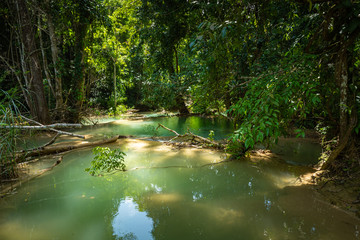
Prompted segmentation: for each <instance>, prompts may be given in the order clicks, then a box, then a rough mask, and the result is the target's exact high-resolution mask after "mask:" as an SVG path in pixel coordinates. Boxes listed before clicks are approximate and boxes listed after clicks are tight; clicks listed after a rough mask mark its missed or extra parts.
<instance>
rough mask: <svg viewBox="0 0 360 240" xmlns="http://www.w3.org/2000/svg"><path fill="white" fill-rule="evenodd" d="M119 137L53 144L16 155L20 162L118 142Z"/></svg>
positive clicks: (17, 160)
mask: <svg viewBox="0 0 360 240" xmlns="http://www.w3.org/2000/svg"><path fill="white" fill-rule="evenodd" d="M118 138H119V136H115V137H112V138H108V139H103V140H99V141H95V142H87V143H83V142H81V143H77V144H71V145H59V146H51V147H44V148H41V149H36V150H34V151H31V152H26V153H25V154H19V155H18V156H17V157H16V162H19V160H20V159H24V158H28V157H38V156H45V155H50V154H57V153H62V152H67V151H70V150H74V149H79V148H85V147H92V146H98V145H103V144H108V143H113V142H116V140H117V139H118Z"/></svg>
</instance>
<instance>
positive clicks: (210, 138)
mask: <svg viewBox="0 0 360 240" xmlns="http://www.w3.org/2000/svg"><path fill="white" fill-rule="evenodd" d="M214 136H215V132H214V131H213V130H210V132H209V137H208V138H209V140H210V141H214Z"/></svg>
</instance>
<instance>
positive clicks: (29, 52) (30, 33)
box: [17, 0, 50, 124]
mask: <svg viewBox="0 0 360 240" xmlns="http://www.w3.org/2000/svg"><path fill="white" fill-rule="evenodd" d="M17 3H18V6H19V15H20V24H21V26H20V29H21V38H22V42H23V44H24V50H25V53H26V56H27V61H28V62H29V69H30V73H29V76H30V85H29V91H30V94H31V97H32V99H31V100H32V104H33V108H31V107H30V109H33V112H32V114H33V115H34V117H36V118H37V120H38V121H39V122H41V123H45V124H47V123H49V122H50V114H49V109H48V106H47V104H46V99H45V94H44V85H43V81H42V72H41V62H40V58H39V52H38V51H37V50H38V49H37V47H36V42H35V33H34V26H33V25H32V23H31V22H32V21H31V18H30V12H29V10H28V8H27V3H26V0H18V1H17Z"/></svg>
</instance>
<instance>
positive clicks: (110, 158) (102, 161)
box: [85, 147, 126, 175]
mask: <svg viewBox="0 0 360 240" xmlns="http://www.w3.org/2000/svg"><path fill="white" fill-rule="evenodd" d="M92 152H93V154H95V157H94V160H93V161H91V167H90V168H86V169H85V171H86V172H89V173H90V174H91V175H95V174H96V173H99V172H110V171H113V170H121V171H125V164H124V156H125V155H126V154H125V153H124V152H122V151H121V150H120V149H114V150H110V148H108V147H96V148H93V150H92Z"/></svg>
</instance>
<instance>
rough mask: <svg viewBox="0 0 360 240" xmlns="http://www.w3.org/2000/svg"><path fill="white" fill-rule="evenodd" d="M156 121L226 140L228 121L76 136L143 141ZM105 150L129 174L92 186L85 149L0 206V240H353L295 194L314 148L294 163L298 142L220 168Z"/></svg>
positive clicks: (185, 156) (313, 201)
mask: <svg viewBox="0 0 360 240" xmlns="http://www.w3.org/2000/svg"><path fill="white" fill-rule="evenodd" d="M156 122H161V123H164V122H165V123H167V124H168V125H169V127H171V128H174V127H176V126H177V125H178V126H179V127H178V129H177V131H179V132H183V131H186V129H187V124H190V125H191V126H190V127H192V128H193V129H194V130H195V131H198V132H199V133H201V134H203V136H205V137H206V136H207V134H208V130H209V129H214V128H217V129H220V131H219V132H216V133H215V134H217V133H219V134H218V135H222V136H225V135H226V133H227V132H229V131H231V129H229V128H228V129H227V130H226V129H225V130H223V131H221V128H225V127H226V126H227V123H226V122H223V121H217V120H214V119H199V118H195V117H192V118H191V119H185V118H181V119H180V118H179V119H156V121H155V120H153V122H151V121H136V122H132V121H131V122H129V121H124V120H118V121H115V122H112V123H109V124H104V125H101V126H96V127H88V129H87V130H79V132H81V131H83V132H84V133H87V134H88V133H89V132H91V134H92V135H93V136H96V137H99V136H102V134H103V135H107V134H109V135H116V134H124V135H128V134H136V135H137V136H144V135H146V136H149V135H150V133H151V131H152V130H153V126H156V124H157V123H156ZM145 126H152V127H148V128H147V130H146V129H144V127H145ZM141 129H143V131H141ZM146 131H148V132H146ZM77 133H78V132H77ZM166 134H168V133H166ZM284 146H285V147H291V146H292V145H291V146H288V145H286V144H285V145H284ZM108 147H110V148H111V149H115V148H120V149H121V150H122V151H124V152H125V153H126V156H125V163H126V168H127V170H131V171H126V172H120V171H119V172H112V173H109V174H103V176H102V177H93V176H90V175H89V174H88V173H87V172H85V171H84V169H85V168H87V167H89V166H90V162H91V161H92V160H93V157H94V156H93V154H92V152H91V149H82V150H79V151H73V152H70V153H68V154H66V155H64V157H63V161H62V163H61V164H59V165H58V166H56V167H55V168H54V169H53V170H52V171H51V172H48V173H46V174H44V175H42V176H40V177H38V178H36V179H34V180H32V181H30V182H27V183H25V184H23V185H22V186H21V187H19V188H18V189H17V190H16V192H17V194H14V195H12V196H9V197H7V198H4V199H0V239H1V240H7V239H9V240H12V239H40V240H41V239H67V240H68V239H70V240H72V239H74V240H75V239H76V240H78V239H86V240H92V239H94V240H98V239H136V238H137V239H172V240H173V239H181V240H183V239H187V240H191V239H196V240H197V239H272V240H277V239H279V240H282V239H289V240H292V239H316V240H317V239H335V240H337V239H339V240H340V239H341V240H342V239H359V226H360V221H359V220H358V219H355V218H353V217H351V216H350V215H348V214H346V213H344V212H343V211H340V210H338V209H336V208H334V207H332V206H330V205H329V204H327V203H326V202H323V201H322V200H321V199H320V198H319V197H318V196H317V195H316V194H314V192H313V191H312V190H311V189H310V188H303V187H294V186H293V185H294V182H296V179H297V178H298V176H299V175H300V174H302V173H306V172H311V169H310V168H309V167H306V166H302V165H307V163H308V162H309V161H310V160H309V159H307V160H306V164H303V163H302V162H299V161H301V157H299V156H311V155H312V154H314V153H311V151H313V150H314V149H316V147H310V148H309V149H310V150H309V151H310V153H307V154H305V153H304V154H298V152H299V151H305V150H306V147H305V148H304V147H303V146H302V145H299V143H296V144H295V150H289V149H285V150H283V151H281V152H279V153H278V154H272V153H267V152H264V153H261V154H252V155H251V156H250V158H248V159H246V160H239V161H231V162H223V163H220V164H213V163H219V162H221V161H223V160H224V159H225V157H226V156H225V154H224V153H220V152H216V151H213V150H206V149H191V148H182V149H174V148H173V147H172V146H168V145H166V144H164V143H160V142H156V141H146V140H136V139H131V138H130V139H119V140H118V141H117V142H116V143H113V144H109V145H108ZM314 151H315V150H314ZM291 154H295V155H296V156H295V157H293V156H292V155H291ZM311 161H312V160H311ZM49 162H51V161H50V160H49ZM289 162H296V163H297V165H296V166H294V165H289ZM39 164H40V163H39ZM44 164H45V163H44ZM45 165H46V164H45Z"/></svg>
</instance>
